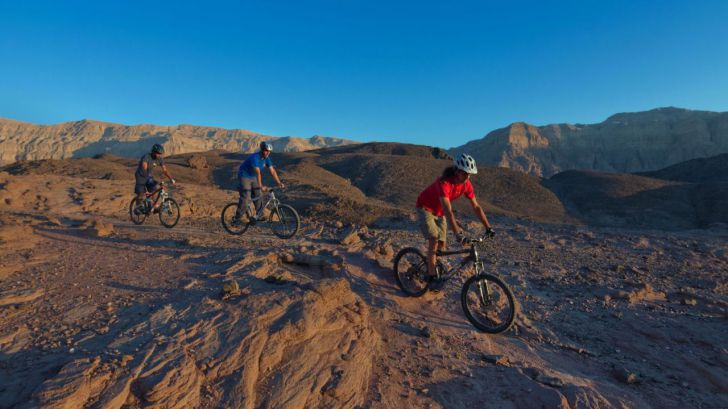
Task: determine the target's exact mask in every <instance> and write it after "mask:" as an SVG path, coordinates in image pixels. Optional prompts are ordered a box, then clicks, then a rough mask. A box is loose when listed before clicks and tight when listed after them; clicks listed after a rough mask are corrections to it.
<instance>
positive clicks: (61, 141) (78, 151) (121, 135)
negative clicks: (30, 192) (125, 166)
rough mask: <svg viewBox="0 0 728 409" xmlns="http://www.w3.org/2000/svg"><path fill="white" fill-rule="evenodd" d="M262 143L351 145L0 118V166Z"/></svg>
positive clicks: (293, 147) (300, 147) (278, 146)
mask: <svg viewBox="0 0 728 409" xmlns="http://www.w3.org/2000/svg"><path fill="white" fill-rule="evenodd" d="M264 140H265V141H269V142H271V143H272V144H273V148H274V149H275V150H276V151H278V152H284V151H292V152H298V151H304V150H309V149H314V148H322V147H327V146H338V145H344V144H349V143H353V142H352V141H348V140H345V139H339V138H329V137H323V136H318V135H317V136H313V137H311V138H308V139H304V138H294V137H274V136H268V135H262V134H258V133H255V132H250V131H246V130H242V129H233V130H228V129H222V128H213V127H204V126H192V125H177V126H158V125H135V126H127V125H120V124H113V123H108V122H100V121H90V120H82V121H75V122H64V123H60V124H57V125H48V126H46V125H35V124H30V123H26V122H20V121H14V120H10V119H2V118H0V164H3V163H5V164H7V163H12V162H15V161H18V160H36V159H67V158H81V157H92V156H94V155H98V154H114V155H117V156H125V157H132V158H138V157H140V156H141V155H142V154H144V153H146V152H148V151H149V147H150V146H151V145H152V144H155V143H159V144H162V145H164V147H165V150H166V152H167V153H168V154H180V153H187V152H202V151H209V150H213V149H221V150H226V151H231V152H253V151H255V150H256V149H257V148H258V146H259V145H260V142H262V141H264Z"/></svg>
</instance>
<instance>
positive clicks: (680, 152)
mask: <svg viewBox="0 0 728 409" xmlns="http://www.w3.org/2000/svg"><path fill="white" fill-rule="evenodd" d="M449 151H450V153H451V154H453V155H455V154H459V153H461V152H467V153H469V154H471V155H473V156H474V157H475V159H476V160H477V161H478V163H482V164H488V165H494V166H502V167H506V168H510V169H514V170H519V171H522V172H527V173H530V174H532V175H537V176H543V177H550V176H553V175H555V174H557V173H559V172H562V171H565V170H594V171H604V172H629V173H632V172H647V171H655V170H658V169H661V168H665V167H667V166H671V165H674V164H676V163H679V162H684V161H687V160H690V159H695V158H704V157H709V156H714V155H717V154H721V153H728V112H707V111H692V110H687V109H679V108H659V109H654V110H651V111H646V112H635V113H621V114H616V115H613V116H611V117H609V118H607V119H606V120H605V121H604V122H600V123H598V124H590V125H584V124H553V125H545V126H535V125H530V124H527V123H524V122H517V123H513V124H511V125H509V126H507V127H505V128H502V129H498V130H495V131H493V132H490V133H488V134H487V135H486V136H485V137H483V138H482V139H478V140H474V141H471V142H468V143H466V144H465V145H462V146H458V147H455V148H453V149H450V150H449Z"/></svg>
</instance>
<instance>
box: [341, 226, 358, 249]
mask: <svg viewBox="0 0 728 409" xmlns="http://www.w3.org/2000/svg"><path fill="white" fill-rule="evenodd" d="M341 244H342V245H344V246H346V247H355V246H357V245H360V244H362V242H361V237H359V232H358V231H356V230H355V229H350V230H349V231H348V233H346V235H345V236H344V238H343V239H341Z"/></svg>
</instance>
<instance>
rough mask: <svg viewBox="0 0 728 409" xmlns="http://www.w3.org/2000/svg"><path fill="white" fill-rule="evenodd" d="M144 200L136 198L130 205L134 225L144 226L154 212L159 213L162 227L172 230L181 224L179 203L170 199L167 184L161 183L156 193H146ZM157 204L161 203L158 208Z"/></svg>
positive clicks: (130, 215)
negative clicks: (178, 223)
mask: <svg viewBox="0 0 728 409" xmlns="http://www.w3.org/2000/svg"><path fill="white" fill-rule="evenodd" d="M144 197H145V198H144V199H140V198H139V197H136V196H135V197H134V198H133V199H132V200H131V203H130V204H129V217H130V218H131V221H132V223H134V224H137V225H139V224H142V223H144V221H145V220H146V219H147V216H149V215H151V214H152V213H153V212H158V213H159V222H160V223H162V226H164V227H166V228H169V229H171V228H172V227H174V226H176V225H177V222H179V216H180V210H179V205H178V204H177V202H176V201H175V200H174V199H172V198H171V197H169V193H168V192H167V189H165V184H164V183H163V182H160V183H159V188H157V190H155V191H154V192H145V193H144ZM157 203H160V205H159V207H158V208H156V205H157Z"/></svg>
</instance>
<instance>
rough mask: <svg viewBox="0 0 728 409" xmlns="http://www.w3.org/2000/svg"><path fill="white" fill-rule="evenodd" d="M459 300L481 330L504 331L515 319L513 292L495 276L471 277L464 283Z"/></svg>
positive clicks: (476, 326) (473, 322) (493, 332)
mask: <svg viewBox="0 0 728 409" xmlns="http://www.w3.org/2000/svg"><path fill="white" fill-rule="evenodd" d="M460 299H461V301H462V304H463V311H464V312H465V316H466V317H467V318H468V321H470V323H471V324H473V326H475V328H477V329H479V330H481V331H483V332H487V333H490V334H498V333H501V332H504V331H506V330H508V328H510V327H511V325H513V322H514V321H515V320H516V313H517V310H516V309H517V306H516V302H515V299H514V297H513V293H512V292H511V290H510V288H508V286H507V285H506V283H504V282H503V280H501V279H500V278H498V277H495V276H492V275H490V274H478V275H476V276H473V277H470V278H469V279H468V281H466V282H465V284H464V285H463V291H462V293H461V294H460Z"/></svg>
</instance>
